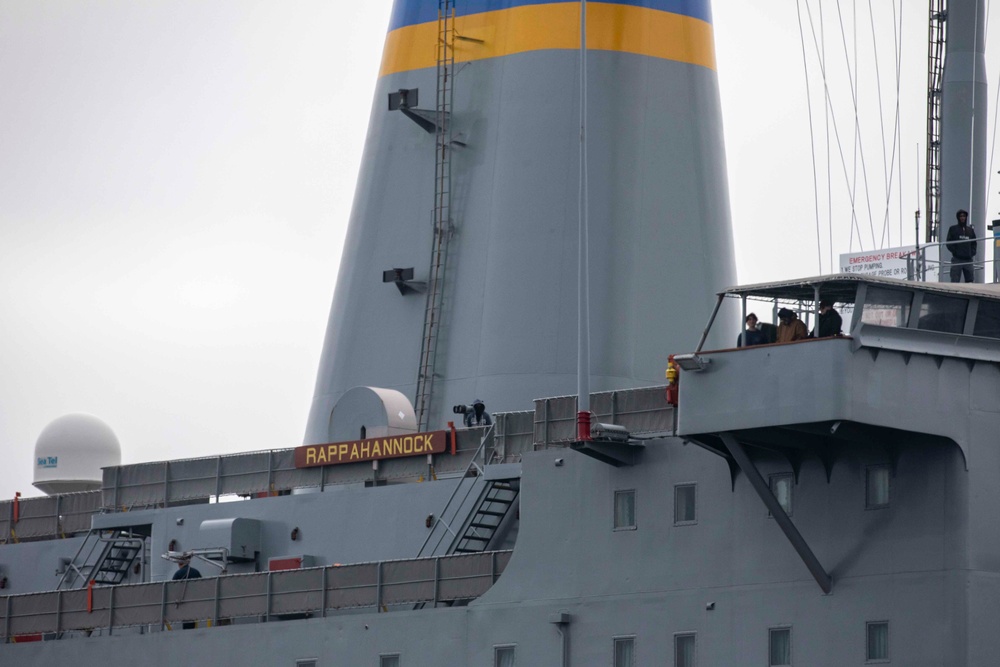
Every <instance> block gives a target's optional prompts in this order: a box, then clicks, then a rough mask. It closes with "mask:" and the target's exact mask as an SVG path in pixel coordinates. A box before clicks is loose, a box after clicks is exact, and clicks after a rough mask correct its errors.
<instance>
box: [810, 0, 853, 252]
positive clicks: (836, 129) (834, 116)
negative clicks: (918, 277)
mask: <svg viewBox="0 0 1000 667" xmlns="http://www.w3.org/2000/svg"><path fill="white" fill-rule="evenodd" d="M806 16H808V18H809V28H810V31H811V32H812V38H813V46H814V47H815V49H816V51H817V53H819V41H818V40H817V39H816V26H815V24H814V22H813V18H812V11H811V10H810V9H809V3H806ZM820 71H821V73H822V75H823V87H824V89H825V90H826V92H827V96H826V99H827V102H828V104H829V109H830V112H831V115H830V120H831V122H832V124H833V136H834V138H835V139H836V141H837V152H838V154H839V155H840V167H841V170H842V171H843V173H844V182H845V184H846V185H847V186H848V187H847V196H848V197H849V198H850V200H851V212H852V215H851V246H850V247H851V249H853V248H854V230H855V228H857V230H858V243H859V244H861V249H862V250H864V249H865V248H864V243H863V242H862V241H861V228H860V227H858V221H857V216H856V215H854V210H855V201H854V194H853V193H852V192H851V189H850V184H851V178H850V175H849V174H848V173H847V158H846V157H845V156H844V144H843V142H841V140H840V128H839V127H838V126H837V114H836V113H834V112H833V105H832V101H831V100H830V95H829V91H830V86H829V79H828V78H827V76H826V67H825V66H823V64H822V63H820Z"/></svg>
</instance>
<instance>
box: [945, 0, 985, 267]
mask: <svg viewBox="0 0 1000 667" xmlns="http://www.w3.org/2000/svg"><path fill="white" fill-rule="evenodd" d="M985 5H986V3H985V0H950V1H949V3H948V38H947V47H946V52H945V61H944V86H943V91H942V104H941V115H942V129H941V230H940V232H939V234H938V240H939V241H942V242H943V241H944V240H945V237H946V234H947V231H948V228H949V227H951V226H952V225H954V224H955V222H956V220H955V212H956V211H958V210H959V209H966V210H968V211H969V224H970V225H974V226H975V229H976V234H977V236H981V235H982V234H983V230H985V229H986V148H985V147H986V128H987V118H986V99H987V85H986V57H985V37H984V36H985V27H986V20H985ZM985 245H986V244H985V243H980V244H979V248H978V252H977V254H976V265H977V267H982V260H983V258H984V257H985V251H986V248H985ZM941 261H942V264H943V266H942V267H941V268H942V270H941V272H940V274H939V275H940V280H941V281H944V282H947V281H948V280H950V277H949V272H948V270H947V265H948V264H949V263H950V261H951V253H949V252H948V250H947V248H945V247H943V246H942V248H941ZM976 280H977V281H979V282H982V280H983V271H982V269H981V268H977V269H976Z"/></svg>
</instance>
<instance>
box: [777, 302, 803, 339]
mask: <svg viewBox="0 0 1000 667" xmlns="http://www.w3.org/2000/svg"><path fill="white" fill-rule="evenodd" d="M778 321H779V322H781V324H779V325H778V342H779V343H791V342H793V341H797V340H805V339H806V338H808V337H809V330H808V329H806V323H805V322H803V321H802V320H800V319H799V316H798V315H796V314H795V312H794V311H791V310H789V309H788V308H782V309H781V310H779V311H778Z"/></svg>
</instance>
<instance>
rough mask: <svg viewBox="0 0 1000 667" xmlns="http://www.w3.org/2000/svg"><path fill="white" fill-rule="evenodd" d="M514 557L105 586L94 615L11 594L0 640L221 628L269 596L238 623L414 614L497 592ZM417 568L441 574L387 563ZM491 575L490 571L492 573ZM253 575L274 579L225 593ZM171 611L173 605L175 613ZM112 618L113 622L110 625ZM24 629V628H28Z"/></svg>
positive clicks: (74, 605)
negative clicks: (225, 606) (445, 569)
mask: <svg viewBox="0 0 1000 667" xmlns="http://www.w3.org/2000/svg"><path fill="white" fill-rule="evenodd" d="M511 553H512V551H511V550H502V551H487V552H483V553H479V554H462V555H454V556H437V557H433V558H419V559H402V560H387V561H374V562H366V563H354V564H352V565H346V566H339V565H327V566H322V567H314V568H303V569H298V570H290V571H283V572H267V573H263V572H255V573H248V574H231V575H221V576H219V577H215V579H216V581H215V583H214V585H212V586H211V587H210V588H211V589H212V590H211V592H206V590H204V589H205V586H204V585H202V584H203V582H204V581H205V579H185V580H180V581H172V580H166V581H161V582H156V583H142V584H123V585H111V586H98V587H97V588H95V589H94V590H95V592H96V591H107V593H106V598H104V599H102V600H101V601H99V602H98V601H95V603H94V608H93V609H91V604H92V603H91V602H90V601H87V602H84V601H83V600H84V598H81V597H74V598H71V597H69V596H71V595H73V594H75V593H76V592H75V591H66V590H53V591H47V592H43V593H26V594H18V595H8V596H4V597H5V598H6V599H2V598H0V614H2V616H3V619H2V624H0V642H3V641H10V639H11V638H12V637H16V636H17V635H18V634H19V632H20V633H25V634H34V633H37V632H43V633H54V635H55V637H56V638H57V639H62V638H64V636H66V635H65V633H67V632H84V633H86V634H87V636H90V633H91V632H93V631H94V630H95V629H97V628H100V630H99V631H103V630H107V631H108V633H109V634H110V633H111V631H112V630H114V629H115V628H123V627H130V626H131V627H156V625H159V627H160V628H161V629H162V628H165V627H169V626H168V623H172V622H179V621H200V620H205V619H208V620H212V621H216V622H217V621H218V619H219V608H220V602H221V601H225V600H239V599H246V598H260V597H262V596H263V598H264V599H263V609H262V611H253V610H249V611H244V613H239V612H237V613H236V614H235V616H232V617H240V618H253V617H255V616H258V617H259V618H260V619H267V618H268V617H271V616H273V615H274V614H283V613H301V612H306V613H319V614H321V615H322V616H326V615H327V610H328V609H343V608H351V607H353V608H372V607H375V608H377V609H378V610H379V611H387V605H388V606H392V607H405V608H408V609H409V608H412V604H413V603H419V604H437V603H438V602H440V601H446V600H455V599H472V598H473V597H478V596H479V595H482V594H483V593H484V592H485V591H486V590H488V589H489V587H490V586H492V585H493V584H494V583H496V580H497V577H498V576H499V575H500V574H501V573H502V572H503V570H504V569H505V567H506V563H507V560H502V557H505V556H506V557H507V559H509V556H510V554H511ZM451 559H456V560H459V559H463V560H464V559H480V561H479V562H482V563H483V565H486V564H488V565H489V567H488V568H484V567H480V568H472V571H469V570H468V568H460V571H461V572H462V573H459V572H458V571H456V572H455V573H454V574H442V567H441V565H442V563H444V562H446V561H448V560H451ZM414 562H433V563H434V567H433V570H432V571H433V574H431V569H430V568H428V571H427V573H426V574H420V573H419V571H417V572H414V571H410V572H408V573H401V574H396V575H391V576H390V575H388V574H387V567H386V566H387V565H390V564H393V563H414ZM372 565H374V566H376V568H377V573H378V574H377V580H376V581H375V582H374V583H370V582H368V581H367V580H366V579H365V577H364V576H361V577H360V579H358V580H357V581H345V582H343V583H342V584H339V585H335V586H333V587H331V585H330V584H331V582H330V580H329V573H330V572H333V571H337V570H339V569H341V568H348V569H349V568H355V567H364V566H372ZM487 569H488V571H486V570H487ZM303 573H307V574H306V577H307V583H306V585H305V586H303V587H301V588H296V589H295V590H294V591H292V590H287V586H285V587H282V586H275V585H273V583H272V580H280V579H282V578H284V577H302V575H303ZM309 573H311V574H309ZM312 575H315V581H314V580H313V579H312ZM253 577H257V578H260V577H265V578H266V582H267V583H266V584H265V590H264V591H262V592H256V591H257V590H258V589H255V588H253V587H249V588H244V589H243V590H239V589H240V587H239V586H238V585H236V588H231V590H232V592H231V593H229V594H226V595H223V594H222V590H223V588H224V587H223V586H222V585H221V584H222V580H223V579H226V580H228V581H230V582H232V581H234V580H239V579H243V578H253ZM467 580H482V581H481V583H480V584H479V585H477V586H476V587H474V588H473V589H472V590H471V591H470V590H468V589H466V590H463V591H462V595H459V596H455V594H454V593H453V594H451V595H450V596H442V594H441V588H442V587H441V584H442V583H443V582H461V581H467ZM418 583H424V584H428V589H427V590H426V591H425V592H423V593H415V594H414V595H413V597H412V598H409V597H406V598H401V597H396V598H393V599H391V600H389V601H387V600H386V590H387V589H390V588H392V587H397V586H400V585H408V584H418ZM231 586H232V585H231ZM190 588H195V589H196V590H195V591H193V592H189V589H190ZM365 589H368V590H370V591H371V595H370V597H365V598H364V599H361V600H357V599H356V600H355V601H354V602H349V603H347V604H340V605H338V604H333V606H331V602H334V603H335V602H337V601H336V600H334V599H332V598H331V597H330V596H329V593H331V592H333V593H335V592H337V591H343V592H350V591H360V590H365ZM126 590H128V591H129V595H125V594H124V591H126ZM116 591H121V592H122V594H120V595H119V594H116ZM319 591H321V592H322V594H321V595H320V596H319V599H320V601H321V602H320V607H317V606H316V604H315V600H316V597H315V593H316V592H319ZM432 591H433V592H432ZM178 592H180V595H177V593H178ZM168 593H169V595H168ZM292 594H294V595H300V596H301V602H299V601H298V600H296V601H295V604H296V605H298V604H301V606H296V607H295V608H294V609H293V610H291V611H290V610H288V609H287V606H286V608H285V609H281V608H280V607H279V609H278V610H275V605H274V602H275V600H276V599H277V598H279V597H284V596H288V595H292ZM46 596H47V597H48V598H49V601H48V603H47V604H39V603H38V602H35V603H34V604H32V605H30V606H29V607H30V608H25V609H24V610H23V611H21V612H19V613H18V612H17V611H16V610H15V609H14V607H16V606H18V605H16V604H15V602H16V601H18V600H22V599H28V598H40V597H41V598H45V597H46ZM121 600H127V602H122V601H121ZM206 602H210V603H212V604H211V605H210V607H209V610H208V612H207V613H205V608H204V606H202V607H201V608H200V609H198V610H197V611H188V612H186V613H185V612H182V613H180V614H178V613H177V609H178V608H180V607H181V605H184V604H198V603H206ZM171 605H173V607H172V608H171ZM155 608H159V612H158V614H157V613H156V612H152V615H150V613H149V611H148V610H150V609H155ZM136 609H146V610H147V612H146V613H145V614H140V617H139V618H137V617H136V616H135V615H131V616H130V615H129V614H128V613H126V614H122V612H123V611H124V612H128V611H129V610H136ZM168 612H170V613H168ZM92 613H93V614H94V615H93V616H91V614H92ZM81 615H83V616H86V620H82V619H81ZM168 616H169V618H168ZM227 617H230V616H229V614H227ZM29 618H36V619H37V618H41V619H45V620H43V621H40V624H41V627H39V623H36V624H35V625H34V626H33V627H31V628H30V629H21V630H20V631H19V630H18V629H17V628H13V629H12V621H14V622H15V625H16V621H17V620H18V619H21V620H24V619H29ZM105 619H106V622H104V620H105ZM21 625H22V626H23V624H21ZM70 636H72V635H70Z"/></svg>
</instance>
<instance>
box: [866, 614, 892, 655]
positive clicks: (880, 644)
mask: <svg viewBox="0 0 1000 667" xmlns="http://www.w3.org/2000/svg"><path fill="white" fill-rule="evenodd" d="M867 635H868V637H867V644H868V648H867V650H866V652H865V655H866V656H867V659H866V662H889V622H888V621H878V622H875V623H868V624H867Z"/></svg>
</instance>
